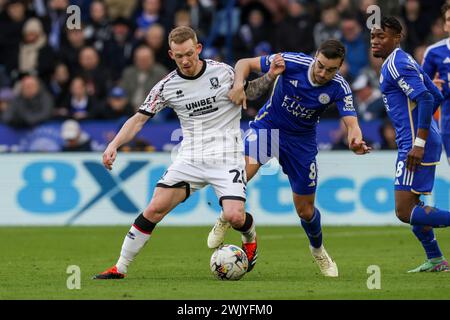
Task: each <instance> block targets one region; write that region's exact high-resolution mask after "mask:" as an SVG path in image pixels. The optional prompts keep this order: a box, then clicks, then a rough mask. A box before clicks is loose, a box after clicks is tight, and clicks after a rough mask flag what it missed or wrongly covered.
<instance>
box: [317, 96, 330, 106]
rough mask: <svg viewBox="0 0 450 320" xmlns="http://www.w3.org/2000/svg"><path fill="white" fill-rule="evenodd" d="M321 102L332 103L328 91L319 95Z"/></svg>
mask: <svg viewBox="0 0 450 320" xmlns="http://www.w3.org/2000/svg"><path fill="white" fill-rule="evenodd" d="M319 102H320V103H321V104H328V103H330V96H329V95H327V94H326V93H322V94H321V95H320V96H319Z"/></svg>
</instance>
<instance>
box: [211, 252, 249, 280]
mask: <svg viewBox="0 0 450 320" xmlns="http://www.w3.org/2000/svg"><path fill="white" fill-rule="evenodd" d="M210 267H211V271H212V273H213V275H214V276H215V277H216V278H217V279H220V280H239V279H241V278H242V277H243V276H244V275H245V273H246V272H247V269H248V259H247V255H246V254H245V252H244V251H243V250H242V249H241V248H239V247H238V246H235V245H232V244H224V245H222V246H220V247H219V248H217V249H216V250H215V251H214V252H213V254H212V256H211V261H210Z"/></svg>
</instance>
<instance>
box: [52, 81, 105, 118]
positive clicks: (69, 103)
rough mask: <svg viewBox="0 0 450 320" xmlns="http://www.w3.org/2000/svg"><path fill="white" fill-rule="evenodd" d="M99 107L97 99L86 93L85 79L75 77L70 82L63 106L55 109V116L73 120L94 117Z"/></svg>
mask: <svg viewBox="0 0 450 320" xmlns="http://www.w3.org/2000/svg"><path fill="white" fill-rule="evenodd" d="M100 109H101V106H100V103H99V102H98V101H97V99H96V98H95V97H94V96H90V95H88V89H87V84H86V81H85V80H84V79H83V78H81V77H75V78H74V79H73V80H72V82H71V83H70V94H69V96H68V98H67V100H66V102H65V103H64V105H63V107H62V108H58V109H57V112H56V116H57V117H62V118H73V119H75V120H85V119H94V118H96V117H97V116H98V114H99V111H100Z"/></svg>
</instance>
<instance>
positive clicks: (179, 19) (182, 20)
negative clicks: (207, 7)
mask: <svg viewBox="0 0 450 320" xmlns="http://www.w3.org/2000/svg"><path fill="white" fill-rule="evenodd" d="M182 26H184V27H190V26H191V15H190V13H189V11H188V10H186V9H180V10H177V12H175V19H174V22H173V27H174V28H176V27H182Z"/></svg>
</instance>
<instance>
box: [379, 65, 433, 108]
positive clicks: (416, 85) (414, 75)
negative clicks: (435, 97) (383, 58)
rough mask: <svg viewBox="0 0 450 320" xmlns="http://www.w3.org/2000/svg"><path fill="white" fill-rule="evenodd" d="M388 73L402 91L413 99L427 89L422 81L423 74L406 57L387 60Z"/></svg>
mask: <svg viewBox="0 0 450 320" xmlns="http://www.w3.org/2000/svg"><path fill="white" fill-rule="evenodd" d="M388 63H389V65H388V70H389V73H390V75H391V77H392V79H393V80H394V82H395V84H396V86H398V87H399V88H400V89H401V90H402V91H403V93H404V94H405V95H406V96H407V97H408V98H410V99H411V100H415V99H416V98H417V97H418V96H419V95H420V94H421V93H423V92H425V91H427V88H426V86H425V83H424V76H423V74H421V73H420V70H419V67H418V66H416V65H415V64H414V63H413V62H412V61H409V60H406V59H401V60H400V59H398V60H397V59H396V60H392V61H390V62H388Z"/></svg>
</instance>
